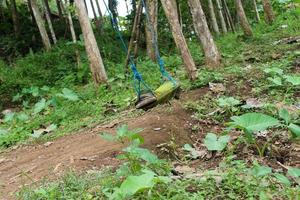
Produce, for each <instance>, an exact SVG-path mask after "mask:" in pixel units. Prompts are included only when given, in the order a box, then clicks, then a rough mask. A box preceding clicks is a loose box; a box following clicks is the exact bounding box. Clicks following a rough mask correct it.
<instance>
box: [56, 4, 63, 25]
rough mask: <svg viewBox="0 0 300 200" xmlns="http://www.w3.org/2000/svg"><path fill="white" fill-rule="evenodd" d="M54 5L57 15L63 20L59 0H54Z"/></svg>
mask: <svg viewBox="0 0 300 200" xmlns="http://www.w3.org/2000/svg"><path fill="white" fill-rule="evenodd" d="M56 6H57V11H58V15H59V18H60V20H61V21H63V20H64V16H63V12H62V10H61V6H60V0H56Z"/></svg>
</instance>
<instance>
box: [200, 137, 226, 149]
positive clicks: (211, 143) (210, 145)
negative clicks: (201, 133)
mask: <svg viewBox="0 0 300 200" xmlns="http://www.w3.org/2000/svg"><path fill="white" fill-rule="evenodd" d="M229 140H230V136H228V135H224V136H220V137H219V138H218V137H217V135H216V134H214V133H208V134H207V135H206V137H205V139H204V145H205V146H206V148H207V149H208V150H209V151H222V150H223V149H225V147H226V146H227V143H228V142H229Z"/></svg>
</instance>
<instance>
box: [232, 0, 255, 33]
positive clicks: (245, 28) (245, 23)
mask: <svg viewBox="0 0 300 200" xmlns="http://www.w3.org/2000/svg"><path fill="white" fill-rule="evenodd" d="M235 6H236V11H237V15H238V17H239V21H240V24H241V26H242V29H243V31H244V34H245V36H247V37H251V36H252V35H253V33H252V29H251V26H250V24H249V22H248V19H247V17H246V14H245V11H244V8H243V4H242V2H241V0H235Z"/></svg>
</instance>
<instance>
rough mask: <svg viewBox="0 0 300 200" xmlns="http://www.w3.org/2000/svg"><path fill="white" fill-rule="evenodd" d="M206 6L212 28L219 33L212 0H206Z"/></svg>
mask: <svg viewBox="0 0 300 200" xmlns="http://www.w3.org/2000/svg"><path fill="white" fill-rule="evenodd" d="M208 8H209V17H210V20H211V23H212V27H213V30H214V32H215V33H216V34H217V35H220V30H219V26H218V22H217V18H216V14H215V9H214V4H213V2H212V0H208Z"/></svg>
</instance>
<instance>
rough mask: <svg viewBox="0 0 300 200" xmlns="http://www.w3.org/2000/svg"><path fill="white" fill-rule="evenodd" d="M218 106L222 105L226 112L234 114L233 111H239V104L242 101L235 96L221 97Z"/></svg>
mask: <svg viewBox="0 0 300 200" xmlns="http://www.w3.org/2000/svg"><path fill="white" fill-rule="evenodd" d="M217 103H218V106H219V107H221V108H222V109H223V110H224V111H225V113H228V114H230V115H232V114H233V113H235V112H237V111H238V107H237V106H238V105H240V104H241V102H240V101H239V100H238V99H236V98H234V97H221V98H219V99H217Z"/></svg>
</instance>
